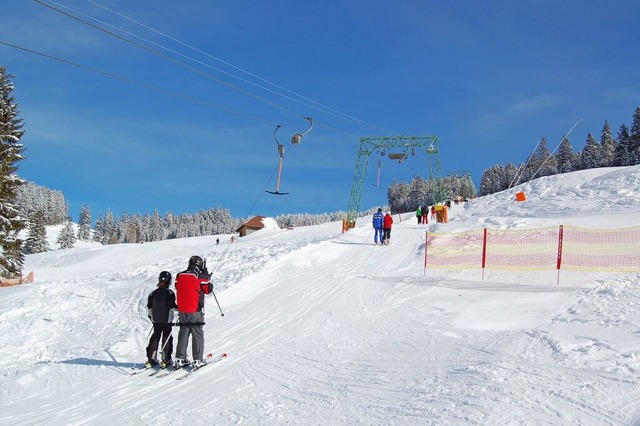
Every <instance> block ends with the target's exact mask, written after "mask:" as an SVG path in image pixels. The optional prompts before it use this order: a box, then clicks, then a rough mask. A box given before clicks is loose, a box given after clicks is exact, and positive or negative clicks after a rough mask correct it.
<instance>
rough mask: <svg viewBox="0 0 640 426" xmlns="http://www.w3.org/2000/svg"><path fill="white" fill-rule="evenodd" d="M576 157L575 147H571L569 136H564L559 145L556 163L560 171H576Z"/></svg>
mask: <svg viewBox="0 0 640 426" xmlns="http://www.w3.org/2000/svg"><path fill="white" fill-rule="evenodd" d="M574 158H575V154H574V153H573V148H572V147H571V141H570V140H569V138H564V139H563V140H562V142H560V145H559V146H558V151H556V164H557V165H558V173H569V172H572V171H574V170H575V169H574V164H573V163H574Z"/></svg>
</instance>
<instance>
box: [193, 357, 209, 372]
mask: <svg viewBox="0 0 640 426" xmlns="http://www.w3.org/2000/svg"><path fill="white" fill-rule="evenodd" d="M205 364H206V362H205V361H203V360H201V359H198V360H195V361H193V364H192V368H193V369H194V370H197V369H198V368H200V367H202V366H204V365H205Z"/></svg>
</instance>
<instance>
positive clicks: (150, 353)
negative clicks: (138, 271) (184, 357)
mask: <svg viewBox="0 0 640 426" xmlns="http://www.w3.org/2000/svg"><path fill="white" fill-rule="evenodd" d="M170 286H171V272H168V271H162V272H160V276H158V288H156V289H155V290H153V291H152V292H151V294H149V298H148V299H147V314H148V315H149V319H150V320H151V321H152V322H153V334H152V335H151V338H150V339H149V345H148V346H147V362H146V363H145V366H146V367H147V368H149V367H154V366H156V365H158V359H157V354H158V344H159V343H160V337H162V357H161V361H160V367H162V368H166V367H167V365H171V364H172V361H171V354H172V352H173V337H172V336H171V328H172V327H173V310H174V309H176V308H177V307H178V306H177V305H176V295H175V293H174V292H173V290H171V289H170V288H169V287H170Z"/></svg>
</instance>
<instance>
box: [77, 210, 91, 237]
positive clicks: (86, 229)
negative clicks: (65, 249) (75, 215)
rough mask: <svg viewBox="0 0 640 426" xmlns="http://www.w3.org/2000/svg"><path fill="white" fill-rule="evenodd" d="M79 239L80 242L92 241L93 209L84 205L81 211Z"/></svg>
mask: <svg viewBox="0 0 640 426" xmlns="http://www.w3.org/2000/svg"><path fill="white" fill-rule="evenodd" d="M78 239H79V240H80V241H89V240H90V239H91V207H89V206H88V205H87V204H83V205H82V208H81V209H80V219H79V221H78Z"/></svg>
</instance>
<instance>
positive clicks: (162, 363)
mask: <svg viewBox="0 0 640 426" xmlns="http://www.w3.org/2000/svg"><path fill="white" fill-rule="evenodd" d="M171 365H173V361H172V360H171V358H169V359H168V360H164V359H163V360H162V361H160V368H162V369H163V370H164V369H166V368H167V367H169V366H171Z"/></svg>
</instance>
